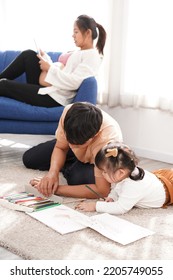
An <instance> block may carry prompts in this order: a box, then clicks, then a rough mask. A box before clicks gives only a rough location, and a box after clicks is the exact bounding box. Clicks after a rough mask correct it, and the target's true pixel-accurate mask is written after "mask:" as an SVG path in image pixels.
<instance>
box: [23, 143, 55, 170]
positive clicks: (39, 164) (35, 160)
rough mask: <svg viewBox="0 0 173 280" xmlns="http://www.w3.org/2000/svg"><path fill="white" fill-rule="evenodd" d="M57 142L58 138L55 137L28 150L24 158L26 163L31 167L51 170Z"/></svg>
mask: <svg viewBox="0 0 173 280" xmlns="http://www.w3.org/2000/svg"><path fill="white" fill-rule="evenodd" d="M55 143H56V139H53V140H50V141H47V142H45V143H41V144H39V145H37V146H35V147H32V148H31V149H29V150H27V151H26V152H25V153H24V154H23V158H22V159H23V163H24V165H25V166H26V167H27V168H30V169H38V170H49V168H50V159H51V155H52V152H53V149H54V147H55Z"/></svg>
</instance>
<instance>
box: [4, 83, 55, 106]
mask: <svg viewBox="0 0 173 280" xmlns="http://www.w3.org/2000/svg"><path fill="white" fill-rule="evenodd" d="M39 88H40V86H39V85H36V84H25V83H19V82H16V81H11V80H6V79H1V80H0V96H4V97H9V98H12V99H15V100H18V101H21V102H24V103H27V104H30V105H34V106H40V107H48V108H51V107H57V106H60V104H58V103H57V102H56V101H55V100H54V99H52V98H51V97H50V96H49V95H47V94H46V95H41V94H38V90H39Z"/></svg>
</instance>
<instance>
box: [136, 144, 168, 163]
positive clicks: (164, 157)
mask: <svg viewBox="0 0 173 280" xmlns="http://www.w3.org/2000/svg"><path fill="white" fill-rule="evenodd" d="M133 150H134V151H135V153H136V155H137V156H138V157H144V158H149V159H153V160H158V161H163V162H166V163H170V164H173V154H165V153H159V152H156V151H150V150H146V149H141V148H136V147H133Z"/></svg>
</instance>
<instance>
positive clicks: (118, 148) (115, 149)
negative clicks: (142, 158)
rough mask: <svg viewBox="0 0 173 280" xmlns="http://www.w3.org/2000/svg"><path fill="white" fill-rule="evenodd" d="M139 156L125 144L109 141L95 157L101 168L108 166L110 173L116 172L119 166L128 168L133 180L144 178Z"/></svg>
mask: <svg viewBox="0 0 173 280" xmlns="http://www.w3.org/2000/svg"><path fill="white" fill-rule="evenodd" d="M138 162H139V160H138V158H137V157H136V155H135V153H134V152H133V151H132V150H131V149H130V148H129V147H128V146H127V145H125V144H123V143H119V142H115V143H113V142H111V143H108V144H107V145H106V146H105V147H103V148H102V149H101V150H100V151H99V152H98V153H97V155H96V157H95V164H96V166H97V167H98V168H99V169H103V167H104V168H106V170H107V171H108V173H109V172H110V174H112V173H114V172H115V171H116V170H117V169H119V168H127V169H128V170H129V171H130V175H129V177H130V178H131V179H132V180H135V181H136V180H142V179H143V177H144V174H145V172H144V170H143V169H142V168H141V167H138V166H137V165H138Z"/></svg>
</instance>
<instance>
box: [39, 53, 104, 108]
mask: <svg viewBox="0 0 173 280" xmlns="http://www.w3.org/2000/svg"><path fill="white" fill-rule="evenodd" d="M101 61H102V57H101V56H100V54H99V53H98V51H97V50H96V49H88V50H77V51H74V52H73V53H72V54H71V56H70V57H69V58H68V60H67V63H66V65H65V67H64V68H63V69H61V68H60V67H57V65H56V63H52V65H51V66H50V68H49V71H48V73H47V75H46V78H45V81H46V82H48V83H50V84H51V85H52V86H49V87H45V88H40V89H39V91H38V94H49V95H50V96H51V97H52V98H53V99H54V100H55V101H57V102H58V103H59V104H62V105H63V106H66V105H67V104H70V103H71V102H72V100H73V98H74V96H75V95H76V91H77V89H78V88H79V87H80V85H81V83H82V81H83V80H84V79H86V78H88V77H92V76H96V75H97V74H98V71H99V67H100V64H101Z"/></svg>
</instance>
